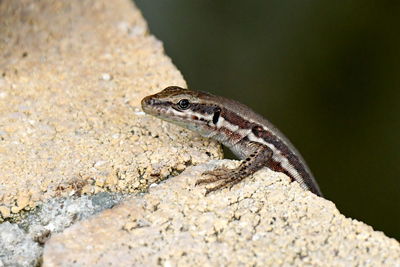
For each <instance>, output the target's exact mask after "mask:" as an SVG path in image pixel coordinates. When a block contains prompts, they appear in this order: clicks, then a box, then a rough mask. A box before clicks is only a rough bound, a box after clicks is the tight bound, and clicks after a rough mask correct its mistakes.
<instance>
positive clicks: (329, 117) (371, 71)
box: [136, 0, 400, 240]
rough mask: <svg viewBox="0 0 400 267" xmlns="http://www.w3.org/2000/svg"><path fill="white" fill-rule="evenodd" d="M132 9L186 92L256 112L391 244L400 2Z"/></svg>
mask: <svg viewBox="0 0 400 267" xmlns="http://www.w3.org/2000/svg"><path fill="white" fill-rule="evenodd" d="M136 4H137V5H138V6H139V8H140V9H141V10H142V12H143V15H144V17H145V18H146V19H147V21H148V23H149V26H150V29H151V32H152V33H153V34H155V35H156V36H157V37H158V38H159V39H160V40H162V41H163V42H164V46H165V49H166V51H167V54H168V55H169V56H170V57H171V58H172V60H173V61H174V63H175V64H176V66H177V67H178V68H179V69H180V70H181V71H182V73H183V75H184V77H185V79H186V81H187V82H188V84H189V87H190V88H192V89H197V90H203V91H209V92H211V93H214V94H219V95H223V96H227V97H230V98H233V99H236V100H239V101H240V102H242V103H244V104H247V105H248V106H251V107H252V108H253V109H254V110H257V111H258V112H259V113H261V114H263V115H264V116H265V117H266V118H268V119H269V120H270V121H272V122H273V123H274V124H275V125H277V126H278V128H280V129H281V130H282V131H283V132H284V133H285V134H286V135H287V136H288V137H289V138H290V140H291V141H292V142H293V143H294V144H295V145H296V147H297V148H298V149H299V150H300V151H301V153H302V154H303V156H304V158H305V159H306V160H307V163H308V165H309V167H310V168H311V170H312V171H313V173H314V175H315V177H316V179H317V181H318V182H319V185H320V187H321V190H322V192H323V193H324V195H325V197H326V198H328V199H330V200H332V201H333V202H334V203H336V205H337V207H338V208H339V210H340V211H341V212H342V213H343V214H345V215H346V216H349V217H351V218H355V219H357V220H361V221H364V222H366V223H367V224H370V225H372V226H373V227H374V229H376V230H382V231H384V232H385V233H386V234H387V235H389V236H391V237H395V238H397V239H398V240H399V239H400V119H399V115H400V103H399V102H400V1H368V0H358V1H354V0H353V1H321V0H319V1H317V0H315V1H311V0H308V1H283V0H275V1H262V0H260V1H236V0H230V1H219V0H163V1H160V0H137V1H136ZM160 89H162V88H160Z"/></svg>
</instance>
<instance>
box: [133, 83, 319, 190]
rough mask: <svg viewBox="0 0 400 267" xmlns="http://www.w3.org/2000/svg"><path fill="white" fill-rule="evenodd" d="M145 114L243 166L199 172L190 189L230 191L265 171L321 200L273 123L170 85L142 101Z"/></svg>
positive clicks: (298, 157) (238, 107)
mask: <svg viewBox="0 0 400 267" xmlns="http://www.w3.org/2000/svg"><path fill="white" fill-rule="evenodd" d="M141 105H142V109H143V111H144V112H145V113H147V114H150V115H153V116H155V117H158V118H160V119H162V120H165V121H168V122H171V123H174V124H176V125H179V126H181V127H184V128H187V129H189V130H192V131H194V132H197V133H199V134H200V135H201V136H203V137H206V138H212V139H215V140H217V141H218V142H220V143H222V144H223V145H224V146H226V147H228V148H229V149H230V150H231V151H232V152H233V154H234V155H235V156H236V157H238V158H239V159H240V160H242V162H241V163H240V165H239V166H238V167H237V168H235V169H228V168H226V167H220V168H217V169H215V170H212V171H207V172H204V173H203V176H204V177H205V178H204V177H203V178H202V179H199V180H197V181H196V183H195V185H202V184H215V185H214V186H213V187H211V188H207V189H206V195H207V194H208V193H210V192H213V191H217V190H219V189H222V188H228V187H229V188H231V187H232V186H234V185H235V184H237V183H239V182H240V181H242V180H243V179H245V178H246V177H248V176H250V175H252V174H253V173H255V172H257V171H258V170H260V169H262V168H264V167H268V168H269V169H271V170H273V171H277V172H282V173H284V174H286V175H287V176H289V177H290V178H291V180H292V181H296V182H298V183H299V184H300V186H301V187H302V188H303V189H306V190H309V191H311V192H312V193H314V194H316V195H318V196H322V193H321V190H320V189H319V186H318V184H317V182H316V181H315V179H314V176H313V175H312V173H311V171H310V169H309V168H308V166H307V164H306V163H305V161H304V159H303V157H302V156H301V155H300V153H299V152H298V151H297V149H296V148H295V147H294V146H293V145H292V144H291V143H290V141H289V140H288V139H287V138H286V137H285V135H283V134H282V133H281V132H280V131H279V130H278V129H277V128H276V127H275V126H274V125H273V124H272V123H270V122H269V121H268V120H267V119H265V118H264V117H262V116H261V115H259V114H257V113H256V112H254V111H253V110H252V109H250V108H249V107H247V106H245V105H243V104H241V103H239V102H237V101H235V100H232V99H228V98H224V97H221V96H215V95H212V94H210V93H207V92H201V91H195V90H189V89H184V88H181V87H178V86H169V87H167V88H165V89H164V90H162V91H161V92H159V93H156V94H154V95H149V96H146V97H145V98H143V100H142V101H141Z"/></svg>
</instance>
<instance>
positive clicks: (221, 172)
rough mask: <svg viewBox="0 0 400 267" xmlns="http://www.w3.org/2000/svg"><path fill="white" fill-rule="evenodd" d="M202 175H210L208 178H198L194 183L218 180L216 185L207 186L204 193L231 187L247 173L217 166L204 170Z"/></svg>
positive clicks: (200, 183) (199, 183)
mask: <svg viewBox="0 0 400 267" xmlns="http://www.w3.org/2000/svg"><path fill="white" fill-rule="evenodd" d="M203 175H205V176H210V177H209V178H204V179H199V180H197V181H196V183H195V185H196V186H197V185H202V184H211V183H215V182H219V183H218V184H217V185H215V186H213V187H210V188H207V190H206V195H208V194H209V193H211V192H214V191H217V190H219V189H223V188H232V186H234V185H235V184H237V183H239V182H240V181H241V180H243V179H244V178H245V177H246V176H247V175H243V173H241V172H238V171H236V170H235V169H228V168H218V169H215V170H213V171H207V172H204V173H203Z"/></svg>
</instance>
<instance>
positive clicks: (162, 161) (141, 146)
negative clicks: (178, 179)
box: [0, 0, 222, 222]
mask: <svg viewBox="0 0 400 267" xmlns="http://www.w3.org/2000/svg"><path fill="white" fill-rule="evenodd" d="M168 85H180V86H185V81H184V80H183V78H182V75H181V74H180V72H179V71H178V70H177V69H176V68H175V67H174V65H173V64H172V62H171V60H170V59H169V58H168V57H167V56H166V55H165V54H164V50H163V47H162V44H161V42H160V41H158V40H157V39H156V38H154V36H152V35H150V34H149V33H148V29H147V25H146V22H145V21H144V19H143V18H142V16H141V13H140V11H139V10H138V9H136V8H135V7H134V5H133V3H131V2H130V1H128V0H117V1H106V0H100V1H95V0H87V1H80V0H72V1H56V0H43V1H33V0H23V1H13V0H4V1H0V222H1V221H2V220H4V219H6V218H7V219H10V218H15V217H18V215H19V214H20V213H21V211H27V210H30V209H32V208H33V207H35V206H36V205H37V204H38V203H40V202H42V201H46V200H48V199H51V198H53V197H56V196H69V195H73V194H78V195H81V194H94V193H98V192H102V191H111V192H123V193H131V192H139V191H143V190H146V188H147V187H148V186H149V185H150V184H151V183H154V182H157V181H160V180H163V179H165V178H167V177H169V176H171V175H176V174H178V173H179V172H181V171H182V170H184V169H185V168H186V166H189V165H193V164H198V163H201V162H205V161H208V160H209V159H213V158H214V159H215V158H220V157H221V156H222V154H221V151H220V147H219V146H218V145H217V144H216V143H214V142H210V141H208V140H205V139H202V138H200V137H198V136H197V135H196V134H193V133H190V132H188V131H186V130H182V129H178V128H177V127H176V126H173V125H170V124H167V123H163V122H160V121H159V120H157V119H153V118H151V117H149V116H147V115H144V113H143V112H142V111H141V109H140V100H141V99H142V98H143V97H144V96H146V95H148V94H150V93H155V92H157V91H159V90H160V89H162V88H164V87H166V86H168Z"/></svg>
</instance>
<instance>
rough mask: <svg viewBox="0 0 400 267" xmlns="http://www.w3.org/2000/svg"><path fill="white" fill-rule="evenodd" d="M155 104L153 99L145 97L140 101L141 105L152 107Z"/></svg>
mask: <svg viewBox="0 0 400 267" xmlns="http://www.w3.org/2000/svg"><path fill="white" fill-rule="evenodd" d="M154 103H155V100H154V98H151V97H145V98H143V100H142V104H146V105H153V104H154Z"/></svg>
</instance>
